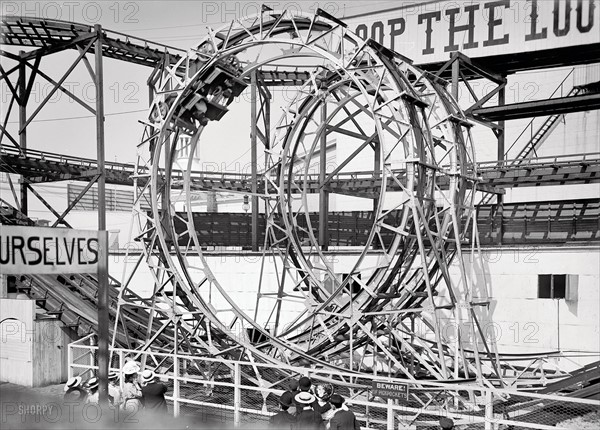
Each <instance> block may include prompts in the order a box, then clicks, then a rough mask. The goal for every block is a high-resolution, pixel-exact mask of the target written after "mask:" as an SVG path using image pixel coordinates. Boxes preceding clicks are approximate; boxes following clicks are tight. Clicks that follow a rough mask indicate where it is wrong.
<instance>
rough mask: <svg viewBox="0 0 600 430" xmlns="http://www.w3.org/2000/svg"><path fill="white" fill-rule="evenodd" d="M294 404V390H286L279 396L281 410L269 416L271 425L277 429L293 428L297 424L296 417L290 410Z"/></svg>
mask: <svg viewBox="0 0 600 430" xmlns="http://www.w3.org/2000/svg"><path fill="white" fill-rule="evenodd" d="M293 404H294V402H293V397H292V392H291V391H286V392H284V393H283V394H282V395H281V396H280V397H279V412H277V413H276V414H275V415H273V416H272V417H271V418H269V426H270V427H271V428H275V429H282V430H283V429H285V430H291V429H293V428H294V425H295V424H296V417H295V416H293V415H292V414H290V413H289V412H288V410H289V408H290V406H292V405H293Z"/></svg>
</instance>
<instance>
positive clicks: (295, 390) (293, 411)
mask: <svg viewBox="0 0 600 430" xmlns="http://www.w3.org/2000/svg"><path fill="white" fill-rule="evenodd" d="M290 392H291V393H292V406H290V408H289V409H288V412H289V413H290V414H292V415H296V412H297V410H296V403H295V401H294V399H295V398H296V394H298V393H299V392H300V390H298V381H297V380H295V379H292V381H291V382H290Z"/></svg>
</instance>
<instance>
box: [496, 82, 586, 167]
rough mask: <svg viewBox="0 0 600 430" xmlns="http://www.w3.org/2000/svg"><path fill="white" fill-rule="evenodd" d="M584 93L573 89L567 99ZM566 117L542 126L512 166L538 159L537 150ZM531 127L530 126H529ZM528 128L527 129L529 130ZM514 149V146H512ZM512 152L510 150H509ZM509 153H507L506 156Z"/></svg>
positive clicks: (546, 122)
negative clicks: (534, 158) (533, 158)
mask: <svg viewBox="0 0 600 430" xmlns="http://www.w3.org/2000/svg"><path fill="white" fill-rule="evenodd" d="M582 91H583V89H582V87H581V86H577V87H573V88H571V91H569V93H568V94H567V95H566V97H574V96H576V95H578V94H579V93H581V92H582ZM562 117H564V114H555V115H551V116H549V117H548V118H547V119H546V121H544V123H543V124H542V126H541V127H540V128H539V129H538V130H537V131H536V132H535V134H534V135H533V136H532V137H531V139H530V140H529V141H528V142H527V144H526V145H525V147H523V149H521V152H519V154H518V155H517V156H516V157H515V158H514V160H513V162H512V163H511V165H513V166H514V165H519V164H521V163H523V161H524V160H526V159H527V158H532V156H535V157H537V150H538V149H539V147H540V146H542V144H543V143H544V141H545V140H546V139H547V138H548V136H550V134H551V133H552V132H553V131H554V129H555V128H556V126H557V125H558V122H559V120H560V119H561V118H562ZM528 127H529V126H528ZM528 127H526V128H525V129H527V128H528ZM511 148H512V146H511ZM509 150H510V149H509ZM507 154H508V151H507V152H506V154H504V155H505V157H506V155H507Z"/></svg>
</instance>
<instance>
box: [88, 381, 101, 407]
mask: <svg viewBox="0 0 600 430" xmlns="http://www.w3.org/2000/svg"><path fill="white" fill-rule="evenodd" d="M99 385H100V382H99V381H98V378H96V377H92V378H90V379H88V380H87V382H86V383H85V388H86V389H87V390H88V393H89V394H88V396H87V398H86V399H85V403H93V404H96V405H97V404H98V403H99V402H100V393H99V392H98V386H99Z"/></svg>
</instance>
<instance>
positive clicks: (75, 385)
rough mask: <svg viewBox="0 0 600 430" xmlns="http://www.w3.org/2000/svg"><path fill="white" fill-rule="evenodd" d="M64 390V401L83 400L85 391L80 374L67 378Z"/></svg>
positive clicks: (85, 394) (85, 395) (85, 396)
mask: <svg viewBox="0 0 600 430" xmlns="http://www.w3.org/2000/svg"><path fill="white" fill-rule="evenodd" d="M64 390H65V394H64V396H63V399H64V401H65V402H85V399H86V398H87V391H85V390H84V389H83V387H82V386H81V376H74V377H72V378H69V380H68V381H67V383H66V384H65V388H64Z"/></svg>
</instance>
